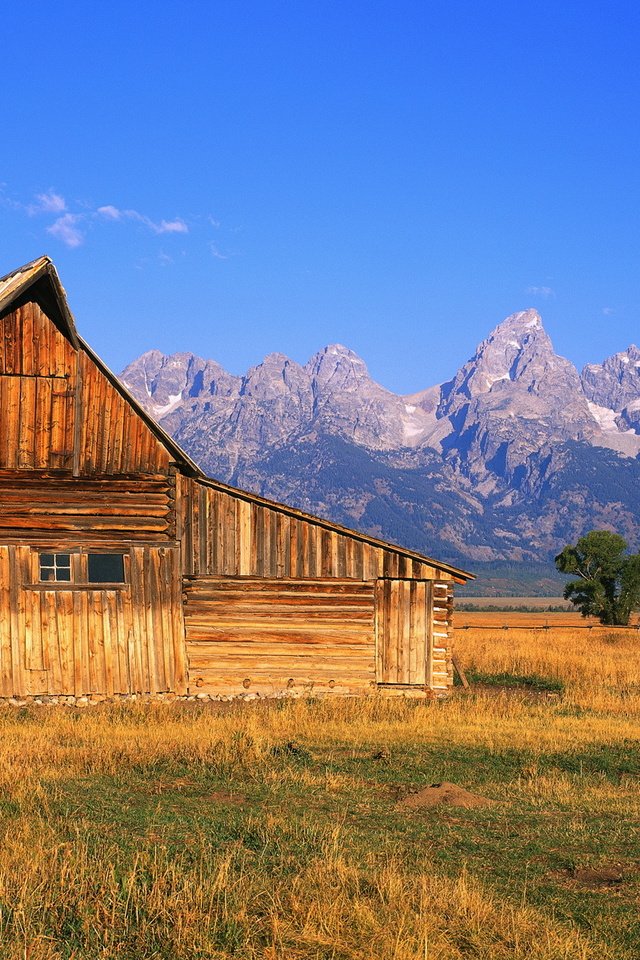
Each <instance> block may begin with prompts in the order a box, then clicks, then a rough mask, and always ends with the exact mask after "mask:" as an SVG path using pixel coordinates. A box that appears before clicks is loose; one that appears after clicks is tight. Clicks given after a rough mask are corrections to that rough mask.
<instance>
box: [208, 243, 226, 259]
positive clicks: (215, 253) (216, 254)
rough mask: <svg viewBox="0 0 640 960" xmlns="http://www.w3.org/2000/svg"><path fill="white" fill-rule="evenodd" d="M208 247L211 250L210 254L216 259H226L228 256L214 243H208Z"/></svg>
mask: <svg viewBox="0 0 640 960" xmlns="http://www.w3.org/2000/svg"><path fill="white" fill-rule="evenodd" d="M209 249H210V250H211V256H212V257H214V258H215V259H216V260H228V259H229V257H228V256H227V255H226V254H225V253H221V252H220V250H218V248H217V247H216V245H215V243H212V244H210V247H209Z"/></svg>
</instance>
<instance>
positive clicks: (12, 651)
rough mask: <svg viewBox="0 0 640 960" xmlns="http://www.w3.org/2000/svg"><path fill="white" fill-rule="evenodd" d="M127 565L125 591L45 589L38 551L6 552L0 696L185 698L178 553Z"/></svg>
mask: <svg viewBox="0 0 640 960" xmlns="http://www.w3.org/2000/svg"><path fill="white" fill-rule="evenodd" d="M125 559H126V561H127V563H126V570H127V580H128V581H129V582H128V583H126V584H117V585H115V584H114V585H112V586H110V587H106V586H101V587H96V585H95V584H79V583H75V584H73V585H70V584H63V583H40V582H39V580H38V575H39V571H38V552H37V551H35V550H32V549H31V548H30V547H28V546H18V545H5V546H0V696H13V695H25V694H33V695H36V694H48V695H59V694H67V695H70V694H72V695H75V696H81V695H84V694H91V693H100V694H105V695H109V694H113V693H145V692H150V693H154V692H159V691H165V690H173V691H176V692H184V691H185V690H186V658H185V647H184V626H183V622H182V600H181V595H180V586H179V584H180V569H179V553H178V549H177V548H176V547H174V548H165V547H155V548H154V547H148V546H135V547H132V548H131V550H130V551H129V552H128V553H127V555H126V558H125Z"/></svg>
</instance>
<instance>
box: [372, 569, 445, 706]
mask: <svg viewBox="0 0 640 960" xmlns="http://www.w3.org/2000/svg"><path fill="white" fill-rule="evenodd" d="M452 607H453V592H452V589H451V586H450V584H448V583H446V582H438V581H419V580H418V581H416V580H378V583H377V585H376V667H377V670H376V676H377V680H378V682H379V683H381V684H385V685H402V686H404V685H408V686H410V685H414V684H419V685H424V686H428V687H429V688H430V689H432V690H435V691H440V692H445V691H446V690H447V688H448V687H449V686H451V685H452V683H453V674H452V671H451V619H452Z"/></svg>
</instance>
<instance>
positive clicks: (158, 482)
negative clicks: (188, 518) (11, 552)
mask: <svg viewBox="0 0 640 960" xmlns="http://www.w3.org/2000/svg"><path fill="white" fill-rule="evenodd" d="M174 498H175V482H174V478H173V477H159V478H156V477H153V478H152V477H144V478H139V479H138V478H130V479H126V480H125V479H121V478H117V477H116V478H109V479H94V478H86V479H85V478H82V479H79V478H74V477H71V476H64V475H63V476H60V475H59V474H53V475H51V474H46V473H43V472H36V471H28V472H25V471H21V472H20V473H16V472H12V471H2V470H0V541H2V542H5V543H7V542H10V541H13V540H15V541H19V542H24V541H25V540H26V541H28V542H30V543H32V544H43V543H46V542H48V541H52V542H58V541H60V539H61V537H62V536H63V535H65V534H70V535H73V542H74V543H78V544H82V543H97V542H98V541H101V540H110V541H113V540H114V539H115V538H118V539H122V540H124V541H129V540H131V541H149V540H157V541H160V540H174V539H175V510H174Z"/></svg>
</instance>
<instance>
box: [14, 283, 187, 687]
mask: <svg viewBox="0 0 640 960" xmlns="http://www.w3.org/2000/svg"><path fill="white" fill-rule="evenodd" d="M0 544H1V545H0V696H12V695H18V696H21V695H25V694H50V695H58V694H75V695H77V696H79V695H82V694H88V693H100V694H105V695H108V694H112V693H135V692H151V693H153V692H158V691H165V690H173V691H177V692H184V691H185V690H186V685H187V676H186V650H185V638H184V621H183V616H182V596H181V568H180V550H179V547H178V544H177V542H176V530H175V471H174V469H173V467H172V464H171V457H170V454H169V452H168V450H167V448H166V447H165V446H164V445H163V443H162V442H161V441H160V440H158V438H157V437H156V435H155V433H154V432H153V431H152V430H151V429H150V427H149V426H148V425H147V423H145V421H144V419H143V418H142V417H141V416H140V415H139V414H138V412H137V411H136V410H135V408H134V407H133V406H132V405H131V404H130V403H129V402H128V401H127V400H126V399H125V398H124V397H123V396H122V395H121V393H120V392H119V391H118V389H117V388H116V387H115V386H114V385H113V384H112V383H111V382H110V380H109V378H108V377H107V376H106V375H105V374H104V373H103V372H102V371H101V370H100V369H99V368H98V366H97V365H96V364H95V362H94V360H93V358H92V356H91V354H90V351H88V350H85V348H84V347H83V346H81V347H80V349H79V350H77V349H76V348H75V347H74V346H73V344H72V343H71V341H70V340H69V339H68V338H67V337H66V336H65V335H64V334H63V333H61V332H60V330H59V329H58V328H57V327H56V326H55V324H54V323H53V322H52V321H51V320H50V319H49V318H48V317H47V316H46V314H45V313H44V312H43V310H42V309H41V308H40V306H39V305H38V304H36V303H34V302H24V303H21V304H20V305H19V306H17V307H16V308H15V309H13V310H11V311H9V312H6V313H5V314H3V315H2V317H0ZM38 547H39V548H46V550H47V551H51V552H63V553H64V552H70V553H72V554H74V555H75V554H76V553H77V551H79V550H85V551H86V552H91V551H92V549H93V550H98V551H101V550H102V551H104V550H107V551H109V550H111V551H117V552H121V553H122V554H123V555H124V556H125V562H126V581H127V582H126V583H123V584H110V585H95V584H89V583H82V582H77V581H76V582H73V583H62V582H58V583H51V582H44V583H43V582H40V581H39V559H38V549H37V548H38ZM74 580H75V578H74Z"/></svg>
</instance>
